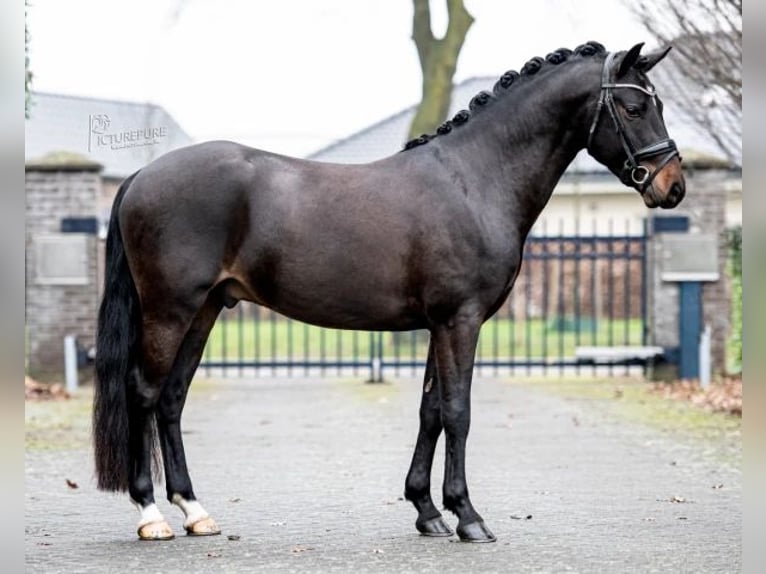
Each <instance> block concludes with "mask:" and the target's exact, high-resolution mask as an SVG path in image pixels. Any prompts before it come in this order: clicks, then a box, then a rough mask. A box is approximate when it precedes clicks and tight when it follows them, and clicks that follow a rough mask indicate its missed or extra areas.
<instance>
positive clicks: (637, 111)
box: [625, 106, 641, 118]
mask: <svg viewBox="0 0 766 574" xmlns="http://www.w3.org/2000/svg"><path fill="white" fill-rule="evenodd" d="M625 113H626V114H627V115H628V117H629V118H639V117H641V108H639V107H638V106H625Z"/></svg>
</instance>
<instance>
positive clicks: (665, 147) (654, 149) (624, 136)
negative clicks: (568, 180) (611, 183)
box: [586, 52, 681, 195]
mask: <svg viewBox="0 0 766 574" xmlns="http://www.w3.org/2000/svg"><path fill="white" fill-rule="evenodd" d="M614 56H615V54H614V53H613V52H612V53H609V54H607V56H606V59H605V60H604V68H603V71H602V73H601V94H600V96H599V99H598V104H597V107H596V116H595V117H594V118H593V123H592V124H591V126H590V132H589V133H588V145H587V146H586V149H588V151H590V145H591V142H592V141H593V135H594V134H595V133H596V126H597V125H598V122H599V119H600V118H601V111H602V110H603V109H604V108H606V109H607V111H608V112H609V115H610V116H611V118H612V122H614V127H615V129H616V130H617V135H618V136H620V141H621V142H622V147H623V148H624V149H625V153H626V154H627V156H628V159H627V160H625V165H624V166H623V168H622V173H621V174H620V180H621V181H622V182H623V183H624V184H626V185H632V186H634V187H635V186H637V189H638V190H639V192H641V194H642V195H643V194H644V193H645V192H646V189H647V188H648V187H649V186H650V185H651V183H652V180H653V179H654V177H655V176H656V175H657V174H658V173H659V172H660V170H661V169H662V168H663V167H665V166H666V165H667V164H668V163H669V162H670V160H672V159H673V158H674V157H676V156H678V159H679V161H680V159H681V155H680V153H679V152H678V148H677V147H676V142H674V141H673V140H672V139H670V138H669V137H666V138H664V139H661V140H659V141H657V142H655V143H653V144H649V145H647V146H644V147H642V148H640V149H635V146H633V145H632V143H631V142H630V139H628V133H627V131H626V130H625V124H623V123H622V120H621V119H620V115H619V114H618V112H617V107H616V106H615V103H614V97H613V95H612V91H613V90H615V89H617V88H629V89H632V90H639V91H641V92H643V93H645V94H647V95H648V96H651V98H652V102H653V103H654V105H655V106H656V105H657V102H656V100H655V98H656V95H657V94H656V92H655V90H654V88H653V87H651V86H650V87H649V88H645V87H643V86H639V85H638V84H617V83H612V82H610V81H609V72H610V68H611V64H612V60H613V59H614ZM663 154H665V155H664V157H663V158H662V159H661V160H660V161H659V163H658V164H657V167H656V168H655V169H654V171H652V172H650V171H649V169H648V168H646V167H644V166H643V165H641V164H640V162H641V161H643V160H645V159H647V158H650V157H656V156H659V155H663Z"/></svg>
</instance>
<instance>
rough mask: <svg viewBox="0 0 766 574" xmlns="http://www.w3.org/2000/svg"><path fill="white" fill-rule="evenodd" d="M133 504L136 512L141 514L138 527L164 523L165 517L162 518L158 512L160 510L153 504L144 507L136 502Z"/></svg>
mask: <svg viewBox="0 0 766 574" xmlns="http://www.w3.org/2000/svg"><path fill="white" fill-rule="evenodd" d="M133 504H135V505H136V507H137V508H138V511H139V512H140V513H141V518H140V519H139V521H138V527H139V528H141V527H142V526H144V525H145V524H150V523H152V522H164V521H165V517H164V516H162V513H161V512H160V509H159V508H157V505H156V504H154V503H153V502H152V503H151V504H148V505H146V506H141V505H140V504H138V503H137V502H133Z"/></svg>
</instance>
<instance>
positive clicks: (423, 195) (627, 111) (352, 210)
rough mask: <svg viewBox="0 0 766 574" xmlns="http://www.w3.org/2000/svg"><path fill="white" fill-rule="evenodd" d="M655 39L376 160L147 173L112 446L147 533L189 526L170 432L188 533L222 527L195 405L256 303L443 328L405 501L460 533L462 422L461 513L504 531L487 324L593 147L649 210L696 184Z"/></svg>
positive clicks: (326, 316) (118, 212)
mask: <svg viewBox="0 0 766 574" xmlns="http://www.w3.org/2000/svg"><path fill="white" fill-rule="evenodd" d="M640 50H641V45H640V44H639V45H637V46H634V47H633V48H632V49H630V50H628V51H625V52H617V53H607V52H606V51H605V50H604V48H603V46H601V45H600V44H598V43H596V42H588V43H586V44H583V45H582V46H580V47H578V48H577V49H576V50H574V51H571V50H567V49H560V50H556V51H555V52H553V53H551V54H549V55H548V56H547V57H546V58H545V59H543V58H533V59H532V60H530V61H529V62H527V64H526V65H525V66H524V67H523V68H522V70H521V72H520V73H516V72H506V73H505V74H504V75H503V76H502V77H501V78H500V79H499V80H498V82H497V84H496V85H495V86H494V89H493V90H492V92H481V93H479V94H478V95H477V96H476V97H474V98H473V99H472V100H471V103H470V106H469V107H470V111H468V110H464V111H461V112H459V113H458V114H457V115H456V116H455V117H454V118H453V119H452V120H451V121H448V122H446V123H445V124H443V125H442V126H441V127H440V128H439V129H438V131H437V134H436V135H433V136H422V137H420V138H418V139H416V140H413V141H412V142H410V143H409V144H407V146H406V148H405V151H404V152H402V153H397V154H395V155H393V156H391V157H388V158H385V159H382V160H380V161H376V162H373V163H370V164H367V165H333V164H324V163H316V162H311V161H305V160H301V159H294V158H290V157H284V156H280V155H276V154H272V153H267V152H264V151H260V150H256V149H251V148H248V147H245V146H242V145H238V144H235V143H230V142H209V143H204V144H200V145H195V146H191V147H188V148H184V149H181V150H178V151H174V152H171V153H169V154H167V155H165V156H163V157H161V158H159V159H157V160H156V161H154V162H152V163H151V164H149V165H147V166H146V167H145V168H143V169H142V170H140V171H139V172H137V173H135V174H133V175H132V176H131V177H129V178H128V179H127V180H126V181H125V182H124V183H123V184H122V187H121V188H120V191H119V193H118V194H117V197H116V199H115V201H114V206H113V209H112V215H111V222H110V226H109V234H108V237H107V276H106V286H105V292H104V299H103V302H102V304H101V310H100V314H99V323H98V326H99V329H98V341H97V356H96V372H97V383H96V395H95V409H94V440H95V459H96V473H97V477H98V486H99V487H100V488H101V489H104V490H110V491H125V490H127V491H128V492H129V493H130V497H131V499H132V500H133V502H134V503H135V504H136V505H137V506H138V508H139V510H140V512H141V519H140V522H139V531H138V533H139V537H140V538H142V539H166V538H170V537H172V536H173V533H172V531H171V529H170V527H169V526H168V524H167V522H165V520H164V518H163V517H162V515H161V513H160V512H159V510H158V509H157V506H156V505H155V503H154V494H153V487H152V461H153V456H154V455H153V453H154V446H155V441H156V440H157V438H158V439H159V446H160V447H161V453H162V461H163V463H164V471H165V480H166V486H167V497H168V499H169V500H170V501H171V502H173V503H174V504H176V505H177V506H179V507H180V508H181V510H182V511H183V512H184V514H185V516H186V521H185V523H184V526H185V528H186V530H187V532H188V533H189V534H195V535H205V534H217V533H219V532H220V530H219V529H218V527H217V526H216V524H215V522H214V521H213V520H212V518H210V516H209V515H208V514H207V513H206V512H205V510H204V509H203V508H202V506H201V505H200V504H199V502H197V501H196V498H195V496H194V492H193V490H192V485H191V480H190V478H189V473H188V471H187V468H186V460H185V456H184V447H183V440H182V436H181V427H180V423H181V412H182V410H183V406H184V401H185V398H186V393H187V391H188V388H189V383H190V381H191V379H192V376H193V375H194V372H195V370H196V368H197V365H198V364H199V360H200V356H201V354H202V351H203V347H204V346H205V342H206V341H207V338H208V334H209V332H210V329H211V327H212V326H213V323H214V322H215V320H216V317H217V315H218V313H219V312H220V311H221V309H222V308H223V307H224V306H227V307H231V306H233V305H235V304H236V303H237V302H238V301H240V300H247V301H254V302H255V303H258V304H260V305H264V306H266V307H269V308H271V309H274V310H276V311H278V312H280V313H282V314H284V315H286V316H288V317H292V318H294V319H298V320H301V321H305V322H307V323H312V324H315V325H320V326H324V327H333V328H341V329H364V330H391V331H401V330H409V329H423V328H427V329H428V330H429V331H430V334H431V345H430V349H429V353H428V365H427V367H426V373H425V379H424V384H423V394H422V403H421V406H420V432H419V434H418V439H417V445H416V446H415V452H414V455H413V458H412V465H411V467H410V470H409V473H408V474H407V479H406V485H405V495H406V497H407V499H408V500H410V501H412V503H413V504H414V505H415V508H416V509H417V511H418V518H417V521H416V523H415V525H416V527H417V529H418V530H419V531H420V532H421V533H422V534H425V535H430V536H445V535H450V534H452V530H451V529H450V527H449V526H448V525H447V523H446V522H445V521H444V519H443V518H442V515H441V513H440V512H439V510H438V509H437V508H436V506H435V505H434V502H433V500H432V498H431V485H430V475H431V466H432V462H433V456H434V449H435V445H436V442H437V439H438V437H439V435H440V434H441V432H442V430H444V432H445V435H446V461H445V467H446V468H445V473H444V484H443V490H442V493H443V503H444V507H445V508H447V509H448V510H450V511H452V512H454V513H455V514H456V515H457V517H458V524H457V533H458V535H459V536H460V538H461V539H462V540H466V541H472V542H487V541H492V540H494V539H495V537H494V536H493V534H492V533H491V531H490V530H489V528H487V526H486V525H485V524H484V522H483V520H482V518H481V516H480V515H479V513H478V512H477V511H476V510H474V508H473V505H472V504H471V500H470V498H469V496H468V487H467V485H466V478H465V448H466V439H467V437H468V427H469V423H470V418H471V407H470V393H471V376H472V370H473V361H474V352H475V349H476V343H477V338H478V335H479V329H480V328H481V326H482V323H484V321H486V320H487V319H488V318H489V317H490V316H492V314H493V313H494V312H495V311H496V310H497V309H498V308H499V307H500V306H501V304H502V303H503V301H504V300H505V299H506V297H507V296H508V293H509V292H510V290H511V287H512V286H513V283H514V280H515V278H516V276H517V275H518V273H519V266H520V265H521V256H522V249H523V246H524V241H525V239H526V236H527V233H528V232H529V230H530V228H531V227H532V224H533V223H534V222H535V219H536V218H537V217H538V215H539V214H540V212H541V210H542V209H543V207H544V206H545V204H546V202H547V201H548V199H549V198H550V196H551V193H552V192H553V188H554V187H555V185H556V183H557V182H558V180H559V178H560V177H561V175H562V174H563V173H564V170H565V169H566V168H567V166H568V165H569V164H570V162H571V161H572V160H573V159H574V157H575V155H576V154H577V153H578V151H580V150H581V149H583V148H587V150H588V151H589V152H590V154H591V155H592V156H593V157H594V158H596V159H597V160H598V161H599V162H601V163H602V164H604V165H605V166H607V167H608V168H609V169H610V170H611V171H612V172H613V173H614V174H616V175H617V176H618V177H619V178H620V179H621V180H622V181H623V182H624V183H625V184H626V185H629V186H632V187H633V188H635V189H636V190H637V191H638V193H639V194H640V195H641V197H642V198H643V201H644V202H645V204H646V205H647V206H649V207H656V206H660V207H664V208H670V207H674V206H675V205H677V204H678V202H679V201H681V199H682V198H683V196H684V190H685V187H684V179H683V175H682V173H681V164H680V157H679V156H678V151H677V149H676V146H675V144H674V143H673V141H672V140H671V139H669V138H668V134H667V132H666V130H665V125H664V122H663V118H662V103H661V102H660V100H659V98H658V97H657V96H656V95H655V93H654V88H653V87H652V85H651V83H650V82H649V80H648V78H647V76H646V73H647V72H648V71H649V70H650V69H651V68H652V67H653V66H654V65H655V64H656V63H657V62H658V61H660V60H661V59H662V58H663V57H664V56H665V54H666V53H667V50H663V51H659V52H655V53H652V54H647V55H644V56H641V55H640Z"/></svg>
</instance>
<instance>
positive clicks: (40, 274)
mask: <svg viewBox="0 0 766 574" xmlns="http://www.w3.org/2000/svg"><path fill="white" fill-rule="evenodd" d="M88 256H89V254H88V236H87V235H86V234H80V233H62V234H51V235H40V236H38V237H36V238H35V280H36V282H37V283H38V284H40V285H87V284H88V283H90V278H89V277H88Z"/></svg>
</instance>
